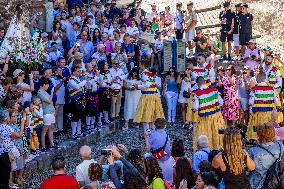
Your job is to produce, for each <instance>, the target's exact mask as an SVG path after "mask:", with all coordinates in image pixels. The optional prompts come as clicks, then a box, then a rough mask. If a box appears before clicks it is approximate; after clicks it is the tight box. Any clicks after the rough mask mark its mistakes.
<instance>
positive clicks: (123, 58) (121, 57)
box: [111, 41, 128, 74]
mask: <svg viewBox="0 0 284 189" xmlns="http://www.w3.org/2000/svg"><path fill="white" fill-rule="evenodd" d="M114 59H117V60H118V61H119V68H120V69H122V71H123V73H124V74H128V70H127V66H126V65H127V64H128V58H127V55H126V53H125V52H124V49H122V43H121V42H119V41H118V42H116V43H115V46H114V51H113V53H111V61H113V60H114Z"/></svg>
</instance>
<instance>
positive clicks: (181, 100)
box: [178, 79, 190, 104]
mask: <svg viewBox="0 0 284 189" xmlns="http://www.w3.org/2000/svg"><path fill="white" fill-rule="evenodd" d="M189 88H190V82H186V81H185V80H184V79H183V80H182V81H181V90H180V93H179V97H178V102H179V103H186V104H187V103H188V101H189V98H185V97H183V91H188V89H189Z"/></svg>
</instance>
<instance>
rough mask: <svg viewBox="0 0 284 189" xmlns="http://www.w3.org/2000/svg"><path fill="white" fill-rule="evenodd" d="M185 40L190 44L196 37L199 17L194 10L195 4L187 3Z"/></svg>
mask: <svg viewBox="0 0 284 189" xmlns="http://www.w3.org/2000/svg"><path fill="white" fill-rule="evenodd" d="M184 21H185V31H186V32H185V40H186V41H187V42H188V43H190V41H191V40H193V38H194V37H195V26H196V24H197V15H196V13H195V11H194V10H193V2H189V3H187V12H186V15H185V19H184Z"/></svg>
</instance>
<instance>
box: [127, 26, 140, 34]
mask: <svg viewBox="0 0 284 189" xmlns="http://www.w3.org/2000/svg"><path fill="white" fill-rule="evenodd" d="M126 33H128V34H129V35H136V34H139V29H138V28H137V27H136V26H134V27H131V26H129V27H127V28H126Z"/></svg>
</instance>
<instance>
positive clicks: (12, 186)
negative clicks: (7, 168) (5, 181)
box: [9, 184, 19, 189]
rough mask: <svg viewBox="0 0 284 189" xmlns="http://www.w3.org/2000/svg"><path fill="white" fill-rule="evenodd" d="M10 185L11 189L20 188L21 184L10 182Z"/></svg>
mask: <svg viewBox="0 0 284 189" xmlns="http://www.w3.org/2000/svg"><path fill="white" fill-rule="evenodd" d="M9 187H10V188H11V189H18V188H19V185H17V184H10V185H9Z"/></svg>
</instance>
